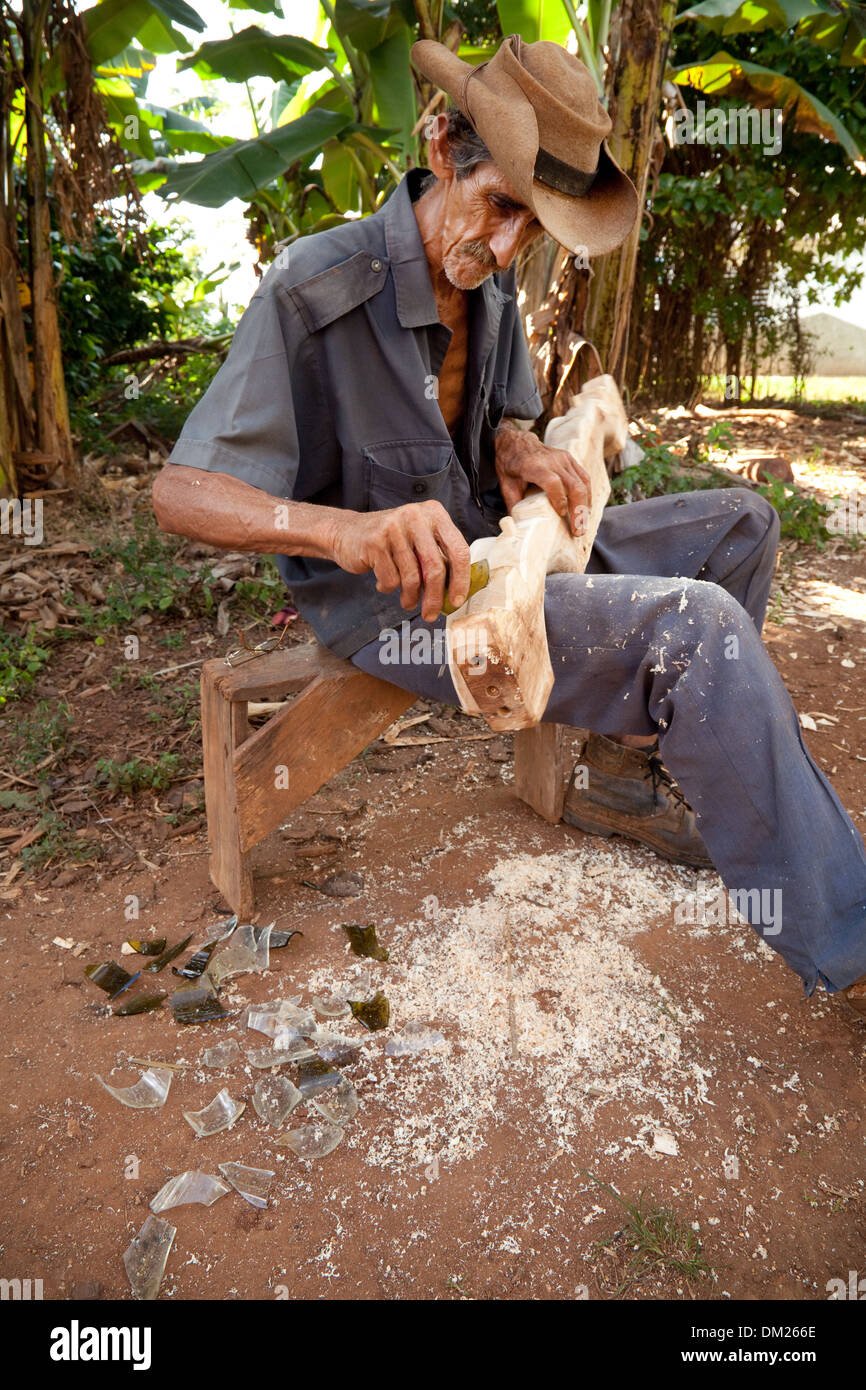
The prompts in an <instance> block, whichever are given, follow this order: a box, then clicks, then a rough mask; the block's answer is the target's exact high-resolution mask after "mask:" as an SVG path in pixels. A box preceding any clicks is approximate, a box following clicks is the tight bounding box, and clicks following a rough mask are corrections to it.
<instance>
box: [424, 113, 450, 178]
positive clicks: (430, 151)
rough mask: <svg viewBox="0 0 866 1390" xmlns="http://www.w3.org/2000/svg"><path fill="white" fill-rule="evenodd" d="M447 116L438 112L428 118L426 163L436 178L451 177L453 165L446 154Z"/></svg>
mask: <svg viewBox="0 0 866 1390" xmlns="http://www.w3.org/2000/svg"><path fill="white" fill-rule="evenodd" d="M447 130H448V117H447V116H446V115H444V114H443V113H441V112H440V114H439V115H438V116H433V117H431V119H430V125H429V131H430V133H429V135H428V137H427V165H428V167H429V168H430V170H431V171H432V173H434V174H435V175H436V177H437V179H452V178H453V177H454V166H453V165H452V163H451V160H450V158H449V155H448V135H447Z"/></svg>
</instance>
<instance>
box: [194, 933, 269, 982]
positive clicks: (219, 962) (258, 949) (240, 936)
mask: <svg viewBox="0 0 866 1390" xmlns="http://www.w3.org/2000/svg"><path fill="white" fill-rule="evenodd" d="M270 939H271V927H265V929H264V931H263V932H262V934H261V936H260V937H259V939H258V940H256V934H255V928H254V927H236V928H235V930H234V931H233V932H232V935H231V937H230V939H229V942H228V945H227V946H224V947H223V949H222V950H221V951H220V953H219V955H217V956H214V959H213V963H212V964H211V967H210V970H209V972H208V973H209V974H210V977H211V979H212V980H213V982H214V984H215V985H216V986H217V987H219V985H220V984H221V983H222V981H223V980H227V979H228V978H229V976H230V975H243V974H245V973H246V972H247V971H255V972H256V974H259V975H260V974H261V973H262V972H263V971H265V970H267V968H268V947H269V943H270Z"/></svg>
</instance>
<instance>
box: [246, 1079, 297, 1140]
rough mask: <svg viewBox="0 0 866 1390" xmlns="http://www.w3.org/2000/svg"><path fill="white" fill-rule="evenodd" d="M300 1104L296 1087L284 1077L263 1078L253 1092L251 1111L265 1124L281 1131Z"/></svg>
mask: <svg viewBox="0 0 866 1390" xmlns="http://www.w3.org/2000/svg"><path fill="white" fill-rule="evenodd" d="M300 1103H301V1093H300V1091H299V1090H298V1088H297V1086H293V1085H292V1083H291V1081H289V1080H287V1079H286V1077H285V1076H263V1077H262V1079H261V1081H257V1082H256V1084H255V1088H254V1090H253V1109H254V1110H255V1112H256V1114H257V1115H258V1117H259V1119H261V1120H264V1121H265V1123H266V1124H269V1125H274V1127H275V1128H276V1129H281V1128H282V1126H283V1125H284V1124H285V1122H286V1120H287V1119H288V1118H289V1116H290V1115H291V1113H292V1111H293V1110H294V1108H295V1106H296V1105H300Z"/></svg>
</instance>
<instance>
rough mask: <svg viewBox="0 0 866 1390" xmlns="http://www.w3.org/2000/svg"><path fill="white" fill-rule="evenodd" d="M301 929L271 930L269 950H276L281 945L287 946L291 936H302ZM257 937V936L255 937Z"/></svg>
mask: <svg viewBox="0 0 866 1390" xmlns="http://www.w3.org/2000/svg"><path fill="white" fill-rule="evenodd" d="M303 934H304V933H303V932H302V931H274V932H271V950H272V951H278V950H280V949H281V947H283V946H288V944H289V942H290V941H291V939H292V937H293V936H303ZM256 939H258V937H257V938H256Z"/></svg>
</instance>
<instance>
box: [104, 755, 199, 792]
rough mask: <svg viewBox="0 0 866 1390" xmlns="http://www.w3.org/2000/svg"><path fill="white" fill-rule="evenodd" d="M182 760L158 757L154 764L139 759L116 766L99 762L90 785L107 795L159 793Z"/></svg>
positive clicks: (108, 761)
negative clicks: (145, 791)
mask: <svg viewBox="0 0 866 1390" xmlns="http://www.w3.org/2000/svg"><path fill="white" fill-rule="evenodd" d="M182 767H183V760H182V758H181V757H180V755H179V754H177V753H160V755H159V757H158V758H157V760H156V762H155V763H147V762H145V761H144V759H143V758H131V759H130V761H129V762H126V763H119V762H116V761H115V760H114V759H112V758H100V759H99V762H98V763H97V764H96V769H95V772H94V777H93V781H94V785H95V786H98V787H107V788H108V790H109V791H111V792H125V793H128V794H131V793H133V792H138V791H143V790H144V789H145V788H149V789H150V790H151V791H156V792H162V791H165V790H166V788H167V787H170V786H171V784H172V782H173V781H175V779H176V778H177V777H178V776H179V775H180V772H181V769H182Z"/></svg>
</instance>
